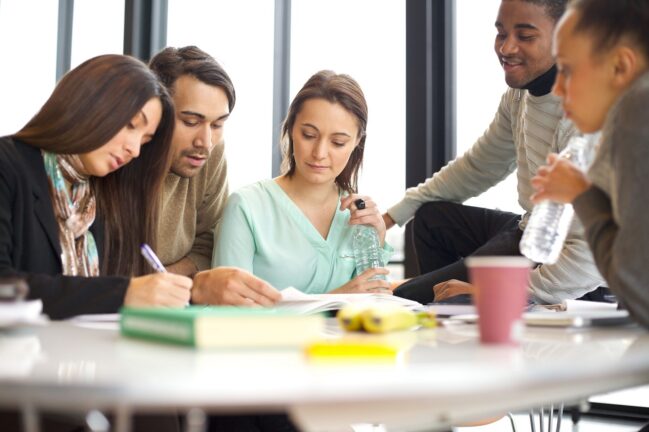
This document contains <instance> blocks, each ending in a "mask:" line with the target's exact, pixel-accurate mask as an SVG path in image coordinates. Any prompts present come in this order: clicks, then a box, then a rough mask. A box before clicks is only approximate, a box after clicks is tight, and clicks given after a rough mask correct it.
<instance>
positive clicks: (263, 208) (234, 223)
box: [212, 180, 393, 294]
mask: <svg viewBox="0 0 649 432" xmlns="http://www.w3.org/2000/svg"><path fill="white" fill-rule="evenodd" d="M349 218H350V214H349V210H345V211H340V198H339V199H338V206H337V207H336V214H335V215H334V218H333V221H332V222H331V227H330V228H329V233H328V235H327V238H326V239H324V238H323V237H322V235H320V233H319V232H318V230H316V228H315V227H314V226H313V225H312V224H311V222H310V221H309V220H308V219H307V217H306V216H305V215H304V213H302V211H301V210H300V209H299V208H298V207H297V206H296V205H295V203H294V202H293V201H292V200H291V199H290V198H289V196H288V195H286V193H285V192H284V190H283V189H282V188H281V187H280V186H279V185H278V184H277V183H276V182H275V181H274V180H264V181H260V182H257V183H253V184H251V185H248V186H245V187H243V188H241V189H239V190H238V191H236V192H233V193H232V194H231V195H230V197H229V199H228V202H227V204H226V206H225V210H224V211H223V219H222V220H221V224H220V228H219V230H218V232H216V235H215V238H214V254H213V257H212V267H217V266H232V267H239V268H242V269H245V270H248V271H249V272H251V273H253V274H254V275H255V276H257V277H259V278H261V279H264V280H265V281H267V282H269V283H270V284H271V285H272V286H274V287H275V288H277V289H283V288H286V287H289V286H293V287H295V288H297V289H299V290H300V291H303V292H306V293H310V294H322V293H326V292H329V291H331V290H334V289H336V288H339V287H341V286H342V285H344V284H346V283H347V282H349V281H350V280H351V279H352V278H353V277H354V276H355V265H354V258H353V255H352V248H351V231H352V230H351V225H349V223H348V222H349ZM392 252H393V249H392V248H391V247H390V246H389V245H388V244H387V243H384V247H383V259H384V262H386V263H387V262H388V260H389V258H390V256H391V255H392Z"/></svg>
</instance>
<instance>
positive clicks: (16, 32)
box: [0, 0, 58, 136]
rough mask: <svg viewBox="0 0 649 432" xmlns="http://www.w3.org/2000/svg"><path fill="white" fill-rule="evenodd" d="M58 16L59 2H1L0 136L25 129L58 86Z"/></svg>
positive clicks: (35, 0)
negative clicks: (56, 84) (56, 81)
mask: <svg viewBox="0 0 649 432" xmlns="http://www.w3.org/2000/svg"><path fill="white" fill-rule="evenodd" d="M35 11H38V13H34V12H35ZM57 16H58V2H53V1H50V2H42V1H39V0H1V1H0V52H2V56H3V58H4V59H5V60H6V62H4V63H3V67H2V68H0V95H2V103H1V104H0V136H4V135H8V134H12V133H15V132H17V131H18V130H19V129H20V128H22V127H23V126H24V125H25V123H27V121H28V120H29V119H30V118H32V116H33V115H34V114H36V112H37V111H38V110H39V109H40V107H41V106H42V105H43V104H44V103H45V100H46V99H47V98H48V97H49V95H50V94H51V93H52V90H53V89H54V84H55V77H56V40H57Z"/></svg>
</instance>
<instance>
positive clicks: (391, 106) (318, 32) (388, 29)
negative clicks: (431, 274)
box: [290, 0, 406, 259]
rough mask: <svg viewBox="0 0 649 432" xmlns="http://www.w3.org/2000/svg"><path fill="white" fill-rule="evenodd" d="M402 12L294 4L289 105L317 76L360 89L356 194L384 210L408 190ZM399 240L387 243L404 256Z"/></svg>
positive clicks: (364, 2)
mask: <svg viewBox="0 0 649 432" xmlns="http://www.w3.org/2000/svg"><path fill="white" fill-rule="evenodd" d="M405 13H406V6H405V2H403V1H398V0H355V1H349V0H327V1H294V2H292V11H291V20H292V21H291V85H290V88H291V92H290V93H291V98H292V97H293V96H294V95H295V94H296V93H297V91H298V90H299V89H300V88H301V87H302V85H303V84H304V83H305V82H306V80H307V79H308V78H309V77H310V76H311V75H313V74H314V73H315V72H317V71H319V70H321V69H331V70H333V71H335V72H337V73H346V74H349V75H351V76H352V77H353V78H354V79H356V80H357V81H358V82H359V84H360V85H361V87H362V89H363V92H364V93H365V97H366V99H367V103H368V106H369V118H368V125H367V141H366V147H365V156H364V162H363V170H362V172H361V175H360V179H359V191H360V192H361V193H363V194H367V195H370V196H372V197H373V198H374V199H375V200H376V201H377V202H378V204H379V206H380V207H381V209H382V210H383V211H384V210H386V209H387V208H388V207H389V206H391V205H392V204H395V203H396V202H397V201H398V200H400V199H401V198H402V196H403V193H404V189H405V153H406V152H405V72H406V70H405V59H406V54H405V43H406V42H405V38H406V33H405V22H406V21H405ZM370 17H371V18H370ZM314 18H315V19H314ZM402 233H403V232H402V231H401V230H399V229H398V228H395V229H392V230H390V231H388V234H389V237H388V242H389V243H390V244H393V245H395V246H400V247H399V249H401V248H402V246H401V245H402V244H403V240H402ZM397 252H399V253H400V252H401V250H398V251H397ZM397 255H398V254H397ZM395 258H396V259H399V258H401V257H400V256H396V257H395Z"/></svg>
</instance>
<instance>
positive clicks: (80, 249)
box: [43, 151, 99, 276]
mask: <svg viewBox="0 0 649 432" xmlns="http://www.w3.org/2000/svg"><path fill="white" fill-rule="evenodd" d="M43 160H44V161H45V171H46V172H47V177H48V179H49V183H50V195H51V197H52V203H53V204H54V215H55V216H56V221H57V223H58V225H59V240H60V242H61V262H62V263H63V274H64V275H68V276H98V275H99V258H98V255H97V245H96V244H95V238H94V237H93V235H92V233H91V232H90V231H89V230H88V229H89V228H90V225H92V223H93V222H94V221H95V210H96V209H95V197H94V195H93V194H92V191H91V190H90V183H89V181H88V180H89V178H88V177H86V176H83V175H81V174H79V172H77V170H76V169H74V166H75V164H76V165H77V166H79V164H80V161H79V157H78V156H75V155H61V154H59V155H56V154H53V153H48V152H46V151H43ZM66 180H67V182H68V183H69V184H71V185H72V199H70V193H69V191H68V188H67V186H66V182H65V181H66Z"/></svg>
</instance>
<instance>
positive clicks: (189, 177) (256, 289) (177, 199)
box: [149, 46, 280, 306]
mask: <svg viewBox="0 0 649 432" xmlns="http://www.w3.org/2000/svg"><path fill="white" fill-rule="evenodd" d="M149 67H150V68H151V69H152V70H153V71H154V72H155V73H156V75H157V76H158V78H159V79H160V80H161V81H162V83H163V84H164V85H165V87H167V89H168V90H169V93H170V94H171V96H172V98H173V100H174V105H175V109H176V122H175V129H174V134H173V139H172V162H171V170H170V172H169V175H167V178H166V179H165V184H164V195H163V199H162V211H161V215H160V216H161V217H160V221H159V225H158V238H157V245H158V251H157V252H158V254H159V256H160V259H161V261H162V263H163V264H164V265H165V267H166V269H167V271H169V272H173V273H178V274H182V275H186V276H190V277H193V278H194V285H193V288H192V302H194V303H201V304H231V305H262V306H271V305H273V304H274V303H275V302H277V301H278V300H279V298H280V294H279V292H278V291H277V290H276V289H275V288H273V287H271V286H270V285H269V284H267V283H266V282H264V281H263V280H261V279H259V278H257V277H255V276H253V275H252V274H250V273H248V272H246V271H244V270H241V269H237V268H232V267H219V268H215V269H210V266H211V263H212V250H213V246H214V231H215V228H216V226H217V225H218V223H219V221H220V219H221V215H222V212H223V207H224V205H225V201H226V199H227V197H228V183H227V167H226V160H225V155H224V153H223V151H224V144H223V127H224V124H225V122H226V120H227V119H228V117H229V116H230V112H231V110H232V108H233V107H234V103H235V99H236V96H235V90H234V85H233V84H232V81H231V80H230V77H229V76H228V74H227V73H226V72H225V70H224V69H223V68H222V67H221V65H219V63H218V62H217V61H216V60H214V58H213V57H211V56H210V55H209V54H207V53H205V52H204V51H202V50H201V49H199V48H197V47H195V46H187V47H183V48H173V47H169V48H165V49H163V50H162V51H160V52H159V53H157V54H156V55H155V56H154V57H153V58H152V59H151V61H150V63H149Z"/></svg>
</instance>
